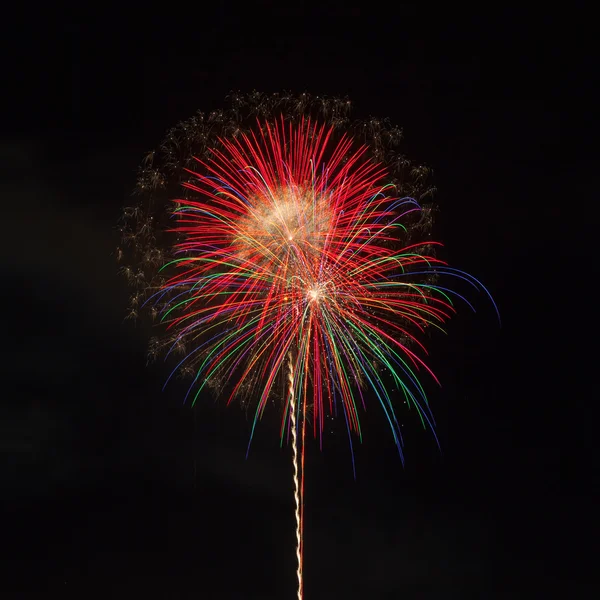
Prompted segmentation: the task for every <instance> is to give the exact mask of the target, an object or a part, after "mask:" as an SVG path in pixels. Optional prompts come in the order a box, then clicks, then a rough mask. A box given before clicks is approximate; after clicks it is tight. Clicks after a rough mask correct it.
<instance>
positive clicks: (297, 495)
mask: <svg viewBox="0 0 600 600" xmlns="http://www.w3.org/2000/svg"><path fill="white" fill-rule="evenodd" d="M288 358H289V369H290V370H289V383H290V387H289V395H290V416H291V420H292V451H293V463H294V501H295V503H296V560H297V561H298V568H297V570H296V575H297V577H298V600H302V595H303V589H302V583H303V582H302V506H303V501H302V483H301V482H302V480H303V477H302V473H301V474H300V478H298V434H297V431H296V401H295V398H294V366H293V363H292V355H291V353H290V354H289V355H288Z"/></svg>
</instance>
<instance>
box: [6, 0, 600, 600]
mask: <svg viewBox="0 0 600 600" xmlns="http://www.w3.org/2000/svg"><path fill="white" fill-rule="evenodd" d="M259 6H260V8H259ZM295 6H296V8H295V9H283V8H281V7H279V6H276V5H274V6H268V5H256V6H246V7H243V8H239V7H236V6H234V5H233V4H230V3H227V4H219V5H215V4H213V5H211V6H210V7H204V8H202V10H198V9H196V10H192V9H190V10H188V9H185V8H183V7H182V8H181V9H180V10H178V11H177V10H172V11H168V10H167V9H166V8H165V7H164V6H161V8H160V11H158V10H157V12H152V9H151V8H150V7H147V8H145V9H144V11H143V12H139V13H134V12H132V13H131V14H121V13H120V12H118V11H117V12H114V11H113V12H110V13H108V12H106V13H105V14H92V13H86V14H83V12H80V13H78V14H76V13H74V12H71V13H68V14H61V15H60V17H59V18H57V15H51V16H48V17H46V15H42V14H39V13H38V14H37V15H36V17H35V19H26V20H23V21H19V22H18V23H16V24H15V25H14V29H13V31H11V32H9V33H8V36H7V37H5V38H4V40H3V44H4V51H3V56H4V59H5V62H6V63H7V67H6V71H5V77H6V80H5V82H6V85H5V86H4V88H5V92H4V96H5V99H8V100H9V104H10V109H8V110H6V111H5V113H4V115H3V116H4V127H3V131H4V133H3V135H2V141H1V142H0V156H1V157H2V161H1V162H2V167H1V168H2V171H3V177H2V192H3V193H2V198H3V202H4V206H5V211H6V209H8V211H9V212H5V214H6V215H7V218H6V221H5V226H4V227H3V235H2V258H3V263H2V271H1V274H2V281H3V290H5V291H4V292H3V294H2V303H3V312H2V314H3V315H4V330H5V332H7V333H8V335H5V336H4V340H5V352H4V356H3V361H2V371H3V387H4V389H5V390H7V391H8V393H7V394H6V395H5V394H3V400H2V403H1V404H0V411H1V412H0V417H1V420H0V427H1V433H0V447H1V448H2V462H1V463H0V464H2V472H1V473H0V475H1V481H2V486H3V488H4V491H3V492H2V500H1V502H2V503H3V506H4V508H5V511H6V512H5V518H4V519H3V522H4V524H3V531H2V541H3V544H2V545H3V548H4V551H5V553H6V554H5V557H4V558H3V560H2V565H3V566H4V567H7V568H8V573H9V574H10V576H9V577H5V578H3V579H2V580H1V583H0V588H1V587H2V586H5V587H6V590H5V591H4V590H3V591H1V592H0V593H1V596H2V597H3V598H39V597H42V594H51V595H52V596H56V597H62V598H71V597H73V598H75V597H77V598H79V597H82V596H84V597H88V598H119V599H120V598H138V597H139V598H142V597H143V598H152V599H153V598H165V599H171V598H173V599H174V598H188V597H189V598H208V599H212V598H215V599H228V598H232V599H237V598H240V599H242V598H243V599H246V598H256V599H265V600H267V599H270V598H278V599H281V598H290V599H291V598H293V597H294V585H295V582H294V569H295V564H294V560H295V556H294V522H293V502H292V484H291V467H290V464H289V463H290V451H289V449H286V448H284V449H283V450H282V449H280V448H279V439H278V423H277V419H278V415H277V414H271V415H267V417H266V418H265V420H264V421H263V422H262V424H261V426H260V429H259V431H258V434H257V435H256V438H255V442H254V445H253V450H252V452H251V454H250V457H249V459H248V460H247V461H246V460H245V451H246V445H247V441H248V435H249V423H248V422H247V420H246V417H245V415H244V414H243V413H242V411H240V410H238V409H236V408H235V407H231V408H228V409H226V408H225V407H224V406H221V405H218V404H215V403H214V402H213V401H212V400H211V399H210V398H208V397H207V398H205V399H204V401H203V402H202V403H201V406H199V407H198V408H197V410H195V411H192V410H191V409H190V408H189V407H187V406H183V405H182V398H183V394H182V389H183V388H181V387H178V386H177V385H175V386H174V387H172V388H170V389H167V391H165V392H161V387H162V383H163V381H164V380H165V378H166V377H167V376H168V374H169V373H170V370H169V369H168V366H166V365H161V364H158V365H154V366H151V367H146V364H145V340H146V336H147V333H148V332H147V330H146V328H145V327H144V326H143V325H137V326H134V325H133V324H131V323H130V322H123V317H124V314H125V307H126V300H127V289H126V286H125V283H124V282H123V281H122V280H121V279H120V278H119V277H118V275H117V267H116V265H115V259H114V248H115V246H116V244H117V242H118V239H117V236H116V231H115V225H116V221H117V218H118V217H119V212H120V209H121V207H122V206H123V205H124V204H126V203H127V201H128V199H129V195H130V190H131V189H132V187H133V184H134V180H135V171H136V168H137V166H138V164H139V163H140V161H141V158H142V156H143V154H144V153H145V152H146V151H148V150H149V149H152V148H153V147H155V146H156V145H157V144H158V143H159V142H160V140H161V139H162V137H163V135H164V133H165V131H166V129H167V128H168V127H170V126H172V125H174V124H175V123H177V122H178V121H179V120H181V119H185V118H187V117H189V116H191V115H192V114H193V113H194V112H195V111H196V110H197V109H203V110H206V111H209V110H212V109H215V108H219V107H220V106H221V105H222V104H223V99H224V97H225V96H226V94H227V93H228V92H229V91H230V90H232V89H237V90H241V91H251V90H252V89H258V90H261V91H265V92H274V91H281V90H291V91H294V92H302V91H309V92H311V93H313V94H323V95H349V96H350V98H351V99H352V101H353V103H354V105H355V116H356V117H366V116H368V115H370V114H373V115H375V116H382V117H389V118H390V119H391V120H392V121H393V122H395V123H397V124H399V125H401V126H402V127H403V129H404V134H405V150H406V152H407V154H409V155H410V156H411V157H415V158H416V159H417V160H419V161H423V162H426V163H427V164H430V165H431V166H432V167H433V168H434V173H435V184H436V185H437V187H438V190H439V192H438V194H437V196H436V202H437V203H438V205H439V207H440V214H439V216H438V219H437V224H436V230H437V237H439V238H441V239H442V240H443V242H444V243H445V245H446V253H447V258H448V259H449V260H450V261H451V262H452V263H453V264H454V265H455V266H458V267H460V268H462V269H464V270H466V271H468V272H470V273H472V274H473V275H475V276H476V277H478V278H479V279H481V280H482V281H483V282H485V283H486V285H488V287H489V288H490V290H491V291H492V293H493V295H494V297H495V299H496V302H497V304H498V305H499V307H500V311H501V313H502V319H503V324H502V327H501V328H499V327H498V325H497V323H496V322H495V321H494V314H493V311H492V310H491V308H490V307H489V305H487V304H486V303H485V302H484V300H483V298H481V299H479V300H478V301H477V309H478V312H477V314H475V315H474V314H471V313H469V312H468V311H467V309H465V310H463V311H462V312H461V314H460V315H459V316H458V317H457V318H456V319H455V320H454V321H453V322H452V323H451V325H450V327H449V333H450V335H449V336H448V337H443V336H433V337H432V339H431V340H430V342H429V344H430V352H431V356H430V364H431V366H432V367H433V368H434V370H435V371H436V373H437V374H438V375H439V377H440V379H441V382H442V386H443V387H442V388H441V389H438V388H436V387H435V386H434V384H433V383H430V384H429V386H428V388H427V391H428V393H429V395H430V397H431V402H432V404H433V408H434V411H435V413H436V415H437V416H438V418H439V431H440V438H441V443H442V453H441V454H440V453H439V451H438V450H437V448H436V446H435V443H434V441H433V439H432V438H431V436H430V435H428V434H425V433H422V432H421V431H420V430H419V428H418V426H417V424H416V422H415V420H413V419H410V418H408V419H407V420H406V427H405V429H406V432H407V444H406V460H407V463H406V467H405V468H404V469H403V468H402V466H401V464H400V461H399V460H398V456H397V453H396V452H395V449H394V444H393V440H392V439H391V436H389V435H388V432H387V430H386V429H385V424H384V423H383V422H382V420H381V418H380V417H379V416H378V414H376V413H377V411H376V410H375V408H374V409H373V410H372V411H370V413H369V414H368V415H367V418H366V427H365V442H364V444H363V446H361V447H359V448H358V450H357V470H358V478H357V481H356V482H355V481H354V480H353V477H352V469H351V462H350V458H349V454H348V449H347V443H346V438H345V434H344V431H343V430H342V429H339V430H337V431H336V432H335V433H334V434H332V435H331V436H330V438H328V439H327V442H326V445H327V448H326V451H325V452H324V453H323V454H319V452H318V450H317V449H316V448H312V447H311V448H310V449H309V450H308V456H307V480H306V532H305V576H306V590H305V591H306V599H307V600H314V599H322V598H323V599H324V598H331V599H337V598H340V599H342V598H343V599H352V598H373V599H379V598H385V599H388V598H389V599H392V598H394V599H395V598H400V597H403V598H407V599H408V598H440V597H444V598H461V599H462V598H490V599H495V598H511V599H512V598H521V597H523V598H525V597H527V598H532V597H535V598H537V597H540V598H542V597H546V596H547V595H548V594H551V593H554V594H556V593H558V592H559V591H560V592H561V593H564V594H567V595H568V597H573V598H579V597H584V595H583V594H584V593H585V594H589V593H590V592H592V591H593V589H595V588H596V587H597V579H598V577H597V575H595V574H594V571H593V566H594V565H593V562H594V561H593V557H594V552H593V545H591V542H590V540H591V539H594V530H593V527H592V523H593V518H592V509H593V508H595V505H596V502H595V498H594V495H593V490H594V487H595V486H597V484H598V477H597V469H596V467H595V465H594V461H593V441H592V440H593V437H592V427H593V424H594V418H593V416H594V411H593V409H592V405H593V402H594V398H595V397H597V391H596V392H593V391H591V390H593V389H594V388H591V387H590V391H588V389H587V384H586V377H587V375H586V374H587V373H589V369H591V368H593V366H594V365H592V364H591V363H592V359H593V357H594V354H593V350H592V348H593V343H592V339H593V335H591V328H592V326H591V324H590V321H589V317H588V316H587V315H588V314H589V313H588V311H587V309H586V308H585V306H584V304H585V302H586V300H585V298H586V297H590V294H593V290H594V288H595V285H596V284H595V277H594V276H595V275H596V271H597V269H596V268H595V267H591V266H588V265H594V259H593V254H591V253H590V252H589V251H588V250H587V246H588V245H589V246H591V244H589V242H590V241H591V239H593V237H592V223H593V222H594V215H595V212H597V209H596V208H595V201H594V198H595V196H596V195H597V184H596V179H597V174H596V171H597V168H598V167H597V165H598V158H599V156H598V144H597V135H596V134H597V129H598V128H597V123H596V105H597V104H596V100H597V98H595V97H594V89H595V86H596V85H597V84H596V83H595V81H594V80H595V79H597V75H596V66H595V65H596V63H597V58H598V56H597V48H596V41H595V39H594V38H595V33H594V31H593V28H592V26H591V22H592V21H593V18H592V16H591V14H588V13H587V12H586V11H585V10H582V9H575V10H574V9H573V5H571V6H570V9H569V11H568V12H569V14H568V15H567V14H565V12H566V8H564V11H563V12H553V11H550V10H548V9H547V8H546V7H543V10H542V8H540V9H537V10H533V9H531V10H529V11H524V10H523V9H518V10H517V9H514V10H511V11H509V10H500V9H498V8H497V7H494V8H493V9H492V8H491V7H489V8H488V9H486V10H487V12H486V13H477V12H473V10H474V9H469V10H466V9H465V10H463V11H461V10H458V9H454V8H453V9H452V10H449V9H447V10H442V9H440V8H439V7H436V6H433V5H432V6H431V7H422V8H419V9H415V8H393V7H392V8H390V7H388V8H385V9H384V8H381V9H376V8H375V7H374V6H373V7H371V6H370V5H369V4H365V5H364V6H359V5H357V6H356V7H355V8H350V7H349V5H348V4H347V3H342V2H340V3H335V2H334V3H326V7H321V8H320V9H318V10H317V9H308V8H302V4H296V5H295ZM574 6H575V7H577V4H575V5H574ZM481 10H482V11H483V10H484V9H483V8H481ZM7 96H8V98H6V97H7ZM8 215H10V216H8ZM574 234H575V235H574ZM586 597H587V596H586Z"/></svg>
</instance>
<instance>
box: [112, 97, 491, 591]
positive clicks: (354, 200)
mask: <svg viewBox="0 0 600 600" xmlns="http://www.w3.org/2000/svg"><path fill="white" fill-rule="evenodd" d="M348 108H349V104H348V102H347V101H345V100H332V101H322V100H320V99H318V98H316V99H315V98H310V97H309V96H307V95H302V96H300V97H298V98H294V97H291V96H285V95H284V96H281V97H280V96H274V97H266V96H262V95H259V94H254V95H251V96H249V97H240V96H234V97H233V98H232V108H231V110H230V111H226V112H222V113H214V114H212V115H210V116H209V117H206V116H205V115H202V114H199V115H197V116H196V117H194V118H193V119H192V120H190V121H187V122H185V123H183V124H181V125H180V126H178V128H176V129H175V130H173V131H171V132H170V133H169V135H168V136H167V140H166V141H165V143H164V144H163V146H162V148H161V152H160V156H161V160H162V162H160V163H158V164H157V162H158V161H157V156H156V154H154V153H152V154H150V155H148V157H147V160H146V161H145V163H144V167H143V169H142V172H141V174H140V178H139V184H138V189H139V190H140V191H141V192H143V198H142V201H141V202H140V204H139V205H137V206H136V207H134V208H131V209H128V210H127V212H126V218H125V219H124V221H123V227H122V231H123V235H124V240H125V244H126V248H128V249H129V250H130V252H131V251H132V252H131V253H130V256H133V257H134V260H133V262H131V261H130V264H128V266H126V267H125V273H126V275H127V276H128V278H129V280H130V281H131V282H132V284H133V285H134V287H135V291H134V294H133V296H132V306H131V313H132V315H137V313H138V311H139V310H140V308H141V307H145V308H146V309H147V310H148V311H149V312H150V313H151V314H152V316H153V317H154V318H155V319H157V320H159V321H160V323H162V324H163V325H162V327H163V331H164V333H163V334H162V335H161V336H160V337H158V338H157V339H155V340H154V342H153V350H152V351H153V353H154V354H159V353H160V352H163V351H164V353H165V354H166V355H167V356H169V355H171V354H179V355H180V358H179V359H178V360H177V363H178V364H177V367H176V371H181V370H184V371H186V372H187V373H189V374H191V375H192V377H191V383H190V387H189V391H188V395H187V396H186V398H190V399H191V401H192V402H195V401H196V400H197V399H198V397H199V396H200V394H201V393H202V391H203V390H204V389H205V388H206V387H207V386H210V387H212V388H213V389H215V390H217V391H218V392H219V393H221V394H226V397H227V401H228V402H231V401H232V400H233V399H235V398H237V399H240V400H241V401H242V402H243V403H245V404H247V405H248V406H253V410H254V424H253V427H252V434H253V433H254V429H255V426H256V423H257V421H258V420H259V418H260V416H261V415H262V414H263V412H264V410H265V407H266V406H267V404H268V402H269V400H276V401H277V403H279V404H280V405H281V408H282V424H281V437H282V440H283V439H284V438H285V437H286V434H289V433H290V431H291V434H292V438H293V448H294V466H295V483H296V504H297V515H296V516H297V525H298V527H297V534H298V546H297V551H298V557H299V565H298V569H299V570H298V579H299V597H301V594H302V591H301V588H302V585H301V582H302V576H301V521H302V520H301V507H302V501H301V487H302V483H301V482H302V473H303V468H302V467H303V456H304V454H303V448H304V444H303V440H304V434H305V431H306V424H307V415H308V414H309V413H310V415H311V429H312V433H313V435H314V436H315V437H316V438H318V440H319V443H320V444H321V445H322V443H323V430H324V425H325V419H326V417H327V416H329V415H341V416H343V419H344V421H345V423H346V427H347V430H348V433H349V439H350V445H352V437H353V434H355V435H356V436H358V438H360V437H361V426H360V418H359V417H360V410H361V407H364V405H365V403H366V395H367V394H366V393H365V390H367V389H369V390H371V394H372V395H374V396H375V397H376V398H377V400H378V402H379V404H380V406H381V408H382V410H383V412H384V413H385V415H386V417H387V420H388V422H389V425H390V429H391V432H392V435H393V437H394V441H395V443H396V445H397V447H398V451H399V453H400V456H401V457H402V456H403V455H402V436H401V432H400V426H399V423H398V419H397V416H396V410H395V406H396V405H397V404H398V403H399V402H398V400H399V398H398V397H397V396H398V393H397V392H392V390H399V391H400V396H401V400H404V401H405V402H406V403H407V404H409V405H410V406H411V407H414V408H416V411H417V413H418V415H419V417H420V419H421V421H422V423H423V425H424V426H427V427H430V428H431V430H432V431H434V420H433V415H432V414H431V411H430V409H429V406H428V402H427V398H426V395H425V391H424V388H423V385H422V384H421V382H420V377H421V375H422V374H423V373H426V374H428V375H429V376H431V377H432V378H433V379H434V380H435V375H434V374H433V373H432V372H431V370H430V369H429V368H428V367H427V365H426V363H425V362H424V360H423V356H425V355H426V354H427V351H426V348H425V346H424V344H423V339H424V333H425V332H426V330H428V329H430V328H438V329H442V328H443V325H444V323H445V322H446V321H447V320H448V319H449V318H450V317H451V316H452V314H453V313H454V311H455V308H454V301H455V299H456V298H461V296H458V294H457V293H456V292H453V291H451V290H450V289H448V288H446V287H445V286H443V285H440V283H439V282H440V281H441V280H443V278H444V277H454V278H458V279H461V280H465V281H467V282H469V283H470V284H471V285H472V286H474V287H476V288H478V289H481V290H484V291H485V288H483V286H481V284H479V282H477V280H475V279H474V278H472V277H470V276H468V275H467V274H465V273H463V272H461V271H457V270H455V269H451V268H449V267H448V265H446V263H445V262H443V261H442V260H441V259H439V258H438V257H436V253H435V250H436V248H437V247H438V246H439V245H440V244H438V243H437V242H434V241H432V240H431V238H430V234H429V230H430V225H431V209H430V208H429V207H427V206H423V201H424V200H425V199H426V198H427V196H428V195H429V194H430V193H431V191H432V189H431V188H430V187H428V185H427V180H428V174H429V173H428V170H427V169H426V168H424V167H415V166H414V165H412V164H411V163H410V162H409V161H407V160H406V159H405V158H404V157H403V156H402V155H400V154H397V153H394V151H395V150H394V149H395V148H396V146H397V143H398V141H399V138H400V132H399V131H398V130H397V129H394V128H392V127H390V126H389V125H387V124H385V123H382V122H380V121H376V120H374V119H370V120H368V121H365V122H359V123H350V122H349V121H348V118H347V111H348ZM168 207H170V208H168ZM486 293H487V292H486ZM463 300H464V298H463ZM465 302H467V301H466V300H465ZM467 304H468V302H467ZM282 390H283V393H282ZM297 432H298V433H301V435H299V436H297ZM434 435H435V431H434ZM297 437H299V438H300V440H301V442H302V444H301V449H302V451H301V454H300V463H301V464H300V468H299V465H298V458H297V444H298V440H297ZM298 471H299V472H300V480H299V479H298Z"/></svg>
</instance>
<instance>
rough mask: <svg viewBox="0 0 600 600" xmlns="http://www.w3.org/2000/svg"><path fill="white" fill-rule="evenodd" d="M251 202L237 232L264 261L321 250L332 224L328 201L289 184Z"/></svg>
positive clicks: (309, 191)
mask: <svg viewBox="0 0 600 600" xmlns="http://www.w3.org/2000/svg"><path fill="white" fill-rule="evenodd" d="M251 201H252V204H251V206H250V208H249V210H248V214H247V216H246V218H245V219H244V222H243V224H242V227H240V230H241V231H240V233H242V234H243V238H244V239H245V242H246V245H249V246H252V247H253V248H254V249H255V250H259V252H261V253H263V254H264V255H265V258H267V257H268V256H269V255H271V253H273V254H274V255H276V256H279V257H281V255H282V252H283V253H287V252H290V251H292V250H293V251H294V252H296V253H298V252H300V253H308V254H311V253H313V252H315V251H318V250H319V249H320V248H322V246H323V244H324V242H325V237H326V235H327V231H328V230H329V227H330V225H331V208H330V206H329V205H328V199H327V198H322V197H317V196H316V195H315V194H314V192H313V191H312V190H311V189H310V188H309V189H302V188H300V187H297V186H290V185H288V186H284V187H281V188H279V189H277V190H273V191H271V192H270V193H269V194H266V195H262V194H261V195H260V196H255V197H253V198H251ZM270 258H272V255H271V256H270Z"/></svg>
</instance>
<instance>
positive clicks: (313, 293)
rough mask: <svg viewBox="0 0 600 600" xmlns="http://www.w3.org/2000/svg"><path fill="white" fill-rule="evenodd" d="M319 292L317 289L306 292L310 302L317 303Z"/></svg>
mask: <svg viewBox="0 0 600 600" xmlns="http://www.w3.org/2000/svg"><path fill="white" fill-rule="evenodd" d="M319 295H320V293H319V290H318V289H317V288H313V289H312V290H309V291H308V297H309V299H310V300H312V301H315V302H316V301H317V300H318V299H319Z"/></svg>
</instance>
